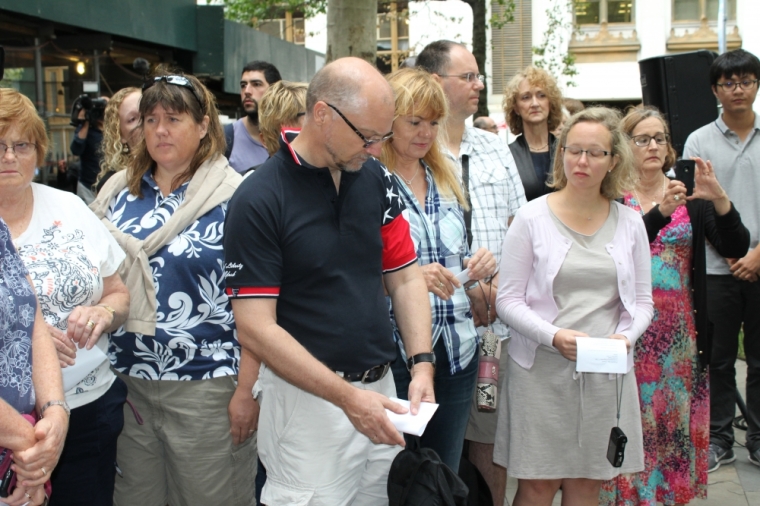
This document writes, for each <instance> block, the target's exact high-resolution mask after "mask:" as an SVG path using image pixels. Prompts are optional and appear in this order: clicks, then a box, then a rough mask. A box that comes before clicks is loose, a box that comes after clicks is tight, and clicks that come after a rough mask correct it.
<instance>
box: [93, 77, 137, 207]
mask: <svg viewBox="0 0 760 506" xmlns="http://www.w3.org/2000/svg"><path fill="white" fill-rule="evenodd" d="M141 94H142V92H141V91H140V89H139V88H134V87H129V88H122V89H120V90H119V91H117V92H116V93H114V95H113V97H111V100H109V101H108V105H106V110H105V113H104V114H103V142H102V143H101V144H100V149H101V151H102V152H103V157H102V158H101V159H100V174H98V179H97V181H96V193H97V192H98V191H100V189H101V188H102V187H103V185H104V184H105V183H106V181H108V178H110V177H111V176H112V175H113V174H114V173H116V172H118V171H120V170H123V169H126V168H127V165H129V159H130V156H131V155H132V153H133V151H134V149H135V148H136V147H137V144H138V143H139V142H140V139H141V138H142V137H141V135H142V134H141V131H140V128H139V127H140V111H139V109H138V106H139V104H140V95H141Z"/></svg>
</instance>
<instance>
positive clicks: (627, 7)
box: [575, 0, 677, 25]
mask: <svg viewBox="0 0 760 506" xmlns="http://www.w3.org/2000/svg"><path fill="white" fill-rule="evenodd" d="M676 1H677V0H676ZM632 22H633V0H622V1H620V0H583V1H577V2H575V23H576V24H578V25H598V24H600V23H632Z"/></svg>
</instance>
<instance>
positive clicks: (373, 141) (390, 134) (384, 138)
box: [325, 102, 393, 148]
mask: <svg viewBox="0 0 760 506" xmlns="http://www.w3.org/2000/svg"><path fill="white" fill-rule="evenodd" d="M325 103H326V104H327V102H325ZM327 106H328V107H330V108H331V109H332V110H333V111H335V112H337V113H338V116H340V117H341V118H343V121H345V122H346V125H348V126H349V127H350V128H351V130H353V131H354V132H356V135H358V136H359V137H360V138H361V140H363V141H364V146H363V147H364V148H368V147H370V146H371V145H373V144H377V143H378V142H385V141H387V140H388V139H390V138H391V137H393V132H388V133H387V134H385V135H383V136H382V137H380V138H379V139H367V138H366V137H364V136H363V135H362V133H361V132H360V131H359V129H358V128H356V127H355V126H354V124H353V123H351V122H350V121H348V118H346V117H345V116H343V113H342V112H340V110H339V109H338V108H337V107H335V106H334V105H332V104H327Z"/></svg>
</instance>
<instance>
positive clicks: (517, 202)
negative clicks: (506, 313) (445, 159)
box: [447, 126, 527, 338]
mask: <svg viewBox="0 0 760 506" xmlns="http://www.w3.org/2000/svg"><path fill="white" fill-rule="evenodd" d="M447 155H448V156H449V158H451V159H452V160H453V161H455V162H456V165H457V167H458V168H459V170H460V174H461V170H462V155H468V156H469V157H470V162H469V174H470V181H469V189H470V200H471V202H472V251H477V250H478V248H481V247H483V248H486V249H487V250H488V251H490V252H491V253H493V256H494V258H495V259H496V265H500V264H501V247H502V244H503V243H504V236H505V235H506V234H507V228H508V226H509V225H508V221H509V218H510V217H513V216H515V214H517V210H518V209H519V208H520V207H522V206H523V205H525V204H526V203H527V200H526V198H525V190H524V189H523V185H522V181H521V180H520V174H519V173H518V172H517V165H516V164H515V159H514V158H513V157H512V153H511V152H510V151H509V148H508V147H507V145H506V144H504V142H502V141H501V139H499V138H498V137H497V136H496V135H495V134H492V133H490V132H486V131H483V130H480V129H477V128H473V127H470V126H467V127H465V130H464V136H463V137H462V143H461V144H460V146H459V158H456V157H454V155H452V154H451V153H450V152H448V151H447ZM492 310H494V309H493V308H492ZM493 328H494V332H495V333H496V335H497V336H501V337H502V338H505V337H507V336H508V335H509V328H508V327H507V326H506V325H505V324H504V323H502V322H501V321H500V320H498V319H497V320H496V322H495V323H494V325H493Z"/></svg>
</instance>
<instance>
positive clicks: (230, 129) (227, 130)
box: [224, 123, 235, 160]
mask: <svg viewBox="0 0 760 506" xmlns="http://www.w3.org/2000/svg"><path fill="white" fill-rule="evenodd" d="M234 125H235V124H234V123H229V124H227V125H224V140H225V141H227V149H225V150H224V156H225V158H227V160H229V159H230V155H231V154H232V144H233V143H234V142H235V127H234Z"/></svg>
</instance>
